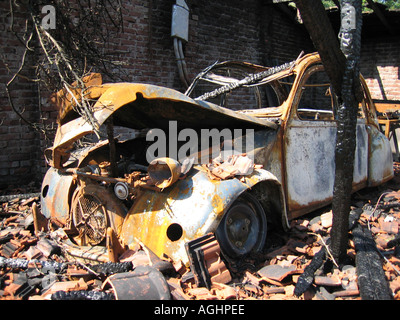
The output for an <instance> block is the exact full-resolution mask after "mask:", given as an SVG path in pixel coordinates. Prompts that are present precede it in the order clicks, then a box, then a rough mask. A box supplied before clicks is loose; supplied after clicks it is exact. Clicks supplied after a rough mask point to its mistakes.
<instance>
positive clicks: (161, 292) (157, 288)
mask: <svg viewBox="0 0 400 320" xmlns="http://www.w3.org/2000/svg"><path fill="white" fill-rule="evenodd" d="M110 288H111V289H112V290H113V292H114V295H115V298H116V300H170V299H171V293H170V291H169V287H168V283H167V281H166V280H165V278H164V276H163V275H162V274H161V272H160V271H158V270H157V269H155V268H153V267H151V266H138V267H136V269H135V270H134V271H132V272H124V273H119V274H114V275H112V276H110V277H109V278H108V279H107V280H106V281H105V282H104V284H103V287H102V289H103V290H107V289H110Z"/></svg>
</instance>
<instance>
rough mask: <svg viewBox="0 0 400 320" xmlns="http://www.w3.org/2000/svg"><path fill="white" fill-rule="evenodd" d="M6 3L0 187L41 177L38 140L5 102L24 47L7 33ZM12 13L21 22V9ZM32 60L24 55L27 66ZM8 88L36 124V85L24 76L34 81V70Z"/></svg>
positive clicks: (0, 51)
mask: <svg viewBox="0 0 400 320" xmlns="http://www.w3.org/2000/svg"><path fill="white" fill-rule="evenodd" d="M8 8H9V4H8V2H6V1H2V2H0V33H1V35H0V82H1V86H0V148H1V149H0V150H1V152H0V186H5V185H14V186H15V187H17V186H18V185H19V184H20V183H21V182H22V183H28V182H30V181H34V180H37V177H38V176H40V169H39V158H40V153H41V150H40V140H39V136H38V134H37V133H36V132H35V131H33V130H32V129H31V128H30V126H29V125H27V124H26V123H25V122H24V121H23V120H22V119H21V118H20V117H19V116H18V115H17V113H16V112H14V111H13V110H12V108H11V106H10V104H9V102H8V96H7V92H6V84H7V83H8V82H9V81H10V80H11V77H12V75H13V74H14V73H15V72H16V71H17V70H18V67H19V65H20V63H21V60H22V56H23V52H24V47H23V46H22V45H21V42H20V41H19V40H18V39H17V38H16V37H15V36H14V35H13V34H12V33H11V32H10V31H9V28H10V24H11V19H10V16H9V14H8ZM20 9H21V11H19V12H16V13H15V18H16V19H20V18H21V17H22V15H23V8H20ZM14 30H15V31H16V32H18V34H21V31H22V30H23V29H21V25H20V24H18V23H17V22H16V23H15V26H14ZM33 58H34V55H33V54H28V55H27V56H26V61H27V63H29V62H31V61H32V59H33ZM21 76H22V77H18V78H17V79H16V81H14V82H13V83H12V84H11V86H10V94H11V96H12V99H13V101H14V102H15V103H14V107H15V108H16V109H17V111H18V112H20V113H21V114H22V115H23V117H24V119H26V120H27V121H28V122H38V119H39V108H38V95H37V86H36V84H34V83H32V82H29V81H27V80H25V79H24V78H23V77H29V78H33V77H34V75H33V70H24V72H22V73H21Z"/></svg>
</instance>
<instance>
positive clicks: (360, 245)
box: [353, 224, 393, 300]
mask: <svg viewBox="0 0 400 320" xmlns="http://www.w3.org/2000/svg"><path fill="white" fill-rule="evenodd" d="M353 241H354V246H355V249H356V268H357V277H358V287H359V290H360V295H361V299H363V300H391V299H392V298H393V297H392V294H391V290H390V288H389V285H388V282H387V280H386V277H385V272H384V271H383V268H382V262H381V257H380V255H379V253H378V249H377V248H376V245H375V241H374V239H373V237H372V233H371V231H370V230H369V229H367V228H363V227H362V226H361V225H360V224H358V225H357V227H356V228H354V230H353Z"/></svg>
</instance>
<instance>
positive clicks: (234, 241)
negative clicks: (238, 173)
mask: <svg viewBox="0 0 400 320" xmlns="http://www.w3.org/2000/svg"><path fill="white" fill-rule="evenodd" d="M215 235H216V237H217V240H218V242H219V245H220V247H221V250H222V253H223V254H224V255H226V256H228V257H230V258H241V257H245V256H248V255H249V254H251V253H259V252H261V251H262V249H263V248H264V245H265V241H266V238H267V219H266V216H265V212H264V209H263V208H262V206H261V204H260V203H259V201H258V200H257V199H256V198H255V197H254V196H252V195H251V194H249V193H244V194H243V195H241V196H240V197H239V198H238V199H237V200H236V201H235V202H234V203H233V204H232V205H231V207H230V208H229V209H228V211H227V212H226V213H225V215H224V217H223V218H222V220H221V222H220V223H219V225H218V227H217V230H216V232H215Z"/></svg>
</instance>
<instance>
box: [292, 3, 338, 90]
mask: <svg viewBox="0 0 400 320" xmlns="http://www.w3.org/2000/svg"><path fill="white" fill-rule="evenodd" d="M294 2H295V3H296V6H297V8H298V9H299V11H300V14H301V18H302V20H303V23H304V25H305V27H306V29H307V31H308V33H309V34H310V37H311V40H312V41H313V44H314V46H315V48H316V49H317V51H318V52H319V54H320V57H321V60H322V63H323V64H324V67H325V70H326V73H327V74H328V76H329V78H330V79H331V83H332V86H333V89H334V91H335V93H336V94H337V95H338V96H341V92H342V80H343V75H344V69H345V64H346V57H345V56H344V54H343V52H342V51H341V49H340V44H339V40H338V38H337V35H336V34H335V32H334V31H333V28H332V25H331V23H330V20H329V18H328V15H327V13H326V11H325V8H324V6H323V4H322V2H321V0H306V1H305V0H295V1H294Z"/></svg>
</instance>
